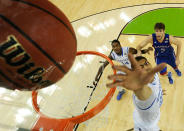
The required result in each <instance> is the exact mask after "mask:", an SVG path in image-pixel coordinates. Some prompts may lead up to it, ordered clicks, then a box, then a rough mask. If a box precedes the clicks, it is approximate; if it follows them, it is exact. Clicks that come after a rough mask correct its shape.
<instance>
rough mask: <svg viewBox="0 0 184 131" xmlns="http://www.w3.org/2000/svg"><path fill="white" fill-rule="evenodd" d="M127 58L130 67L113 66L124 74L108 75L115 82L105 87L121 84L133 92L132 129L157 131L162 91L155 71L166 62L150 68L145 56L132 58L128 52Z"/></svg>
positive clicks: (159, 69)
mask: <svg viewBox="0 0 184 131" xmlns="http://www.w3.org/2000/svg"><path fill="white" fill-rule="evenodd" d="M129 60H130V62H131V64H132V69H129V68H127V67H125V66H114V67H113V68H115V69H116V70H118V71H122V72H125V73H126V74H116V75H111V76H108V78H109V79H110V80H115V82H113V83H110V84H107V87H116V86H122V87H124V88H126V89H128V90H132V91H133V92H134V93H133V103H134V106H135V110H134V113H133V119H134V131H159V127H158V121H159V119H160V106H161V105H162V101H163V99H162V95H163V92H162V88H161V85H160V81H159V77H158V74H157V72H159V71H161V70H162V69H163V68H165V67H166V64H165V63H162V64H160V65H158V66H156V67H155V68H152V66H151V64H150V63H149V62H148V61H147V59H146V58H145V57H143V56H138V57H136V58H134V57H133V56H132V55H131V54H129Z"/></svg>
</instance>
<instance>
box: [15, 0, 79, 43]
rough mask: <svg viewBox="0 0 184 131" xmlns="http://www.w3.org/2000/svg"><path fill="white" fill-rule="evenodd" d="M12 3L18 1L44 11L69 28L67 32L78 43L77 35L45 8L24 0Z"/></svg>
mask: <svg viewBox="0 0 184 131" xmlns="http://www.w3.org/2000/svg"><path fill="white" fill-rule="evenodd" d="M12 1H17V2H22V3H24V4H28V5H30V6H33V7H35V8H37V9H40V10H42V11H44V12H46V13H48V14H49V15H51V16H53V17H54V18H56V19H57V20H58V21H59V22H61V23H62V24H63V25H64V26H65V27H66V28H67V30H68V31H69V32H70V33H71V34H72V36H73V37H74V39H75V41H77V39H76V36H75V34H73V32H72V30H70V28H69V27H68V25H66V24H65V23H64V22H63V21H62V20H61V19H60V18H58V17H57V16H55V15H54V14H52V13H51V12H49V11H48V10H46V9H43V8H41V7H39V6H37V5H35V4H32V3H29V2H27V1H22V0H12ZM76 43H77V42H76Z"/></svg>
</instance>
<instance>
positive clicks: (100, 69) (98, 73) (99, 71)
mask: <svg viewBox="0 0 184 131" xmlns="http://www.w3.org/2000/svg"><path fill="white" fill-rule="evenodd" d="M108 64H109V62H108V61H105V63H104V64H103V65H102V66H100V68H99V70H98V72H97V75H96V77H95V79H96V80H97V79H98V77H99V75H100V74H101V73H102V72H103V70H104V69H105V67H106V66H107V65H108Z"/></svg>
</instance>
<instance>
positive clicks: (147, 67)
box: [138, 59, 152, 71]
mask: <svg viewBox="0 0 184 131" xmlns="http://www.w3.org/2000/svg"><path fill="white" fill-rule="evenodd" d="M138 63H139V65H140V66H141V67H142V68H143V69H145V70H146V71H150V70H151V69H152V66H151V64H150V63H149V62H148V61H147V60H145V59H142V60H140V61H138Z"/></svg>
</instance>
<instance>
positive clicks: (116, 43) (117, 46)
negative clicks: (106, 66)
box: [111, 40, 121, 54]
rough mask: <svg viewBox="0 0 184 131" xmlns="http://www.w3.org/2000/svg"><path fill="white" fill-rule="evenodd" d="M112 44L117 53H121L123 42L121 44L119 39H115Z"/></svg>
mask: <svg viewBox="0 0 184 131" xmlns="http://www.w3.org/2000/svg"><path fill="white" fill-rule="evenodd" d="M111 45H112V50H113V51H114V52H115V53H117V54H119V53H121V44H120V42H119V40H113V41H112V43H111Z"/></svg>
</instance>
